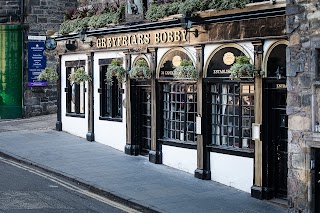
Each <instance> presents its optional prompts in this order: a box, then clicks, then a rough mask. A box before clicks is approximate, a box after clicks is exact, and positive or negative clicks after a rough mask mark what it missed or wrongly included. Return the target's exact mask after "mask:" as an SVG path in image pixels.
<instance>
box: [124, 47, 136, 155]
mask: <svg viewBox="0 0 320 213" xmlns="http://www.w3.org/2000/svg"><path fill="white" fill-rule="evenodd" d="M124 54H125V67H126V71H127V72H128V71H129V70H130V69H131V54H130V52H129V51H127V52H124ZM125 94H126V98H125V100H126V101H125V102H126V103H125V104H126V126H127V128H126V146H125V148H124V151H125V153H126V154H128V155H139V151H140V147H139V145H137V144H133V143H132V128H134V127H133V126H132V117H131V114H132V112H131V109H132V108H131V82H130V78H129V76H128V75H126V89H125Z"/></svg>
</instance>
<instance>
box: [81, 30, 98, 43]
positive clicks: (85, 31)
mask: <svg viewBox="0 0 320 213" xmlns="http://www.w3.org/2000/svg"><path fill="white" fill-rule="evenodd" d="M79 39H80V40H81V41H82V43H83V44H86V43H88V44H89V46H90V47H93V45H94V44H95V43H94V42H93V41H92V37H90V41H89V42H86V39H87V29H86V28H84V29H82V30H81V31H80V33H79Z"/></svg>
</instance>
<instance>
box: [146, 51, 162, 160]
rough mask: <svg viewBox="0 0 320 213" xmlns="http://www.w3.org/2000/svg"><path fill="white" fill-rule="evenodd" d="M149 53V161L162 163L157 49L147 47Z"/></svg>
mask: <svg viewBox="0 0 320 213" xmlns="http://www.w3.org/2000/svg"><path fill="white" fill-rule="evenodd" d="M148 51H149V52H150V54H151V61H150V69H151V147H150V148H151V150H150V152H149V161H150V162H152V163H155V164H162V148H161V144H160V143H159V142H158V141H157V139H158V138H160V131H159V128H158V127H159V123H158V122H159V121H160V116H159V113H157V112H159V111H158V106H159V100H158V99H157V94H158V90H157V79H156V76H157V73H156V68H157V49H156V48H148Z"/></svg>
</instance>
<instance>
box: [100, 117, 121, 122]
mask: <svg viewBox="0 0 320 213" xmlns="http://www.w3.org/2000/svg"><path fill="white" fill-rule="evenodd" d="M99 120H104V121H115V122H122V118H111V117H102V116H99Z"/></svg>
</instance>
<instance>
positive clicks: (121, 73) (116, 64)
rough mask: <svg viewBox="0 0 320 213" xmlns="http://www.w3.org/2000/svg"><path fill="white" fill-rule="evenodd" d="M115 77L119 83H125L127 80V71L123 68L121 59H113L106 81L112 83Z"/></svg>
mask: <svg viewBox="0 0 320 213" xmlns="http://www.w3.org/2000/svg"><path fill="white" fill-rule="evenodd" d="M113 76H115V77H116V78H117V79H118V82H119V83H123V82H124V81H125V78H126V71H125V69H124V68H123V67H122V64H121V61H120V60H119V59H112V61H111V64H110V65H109V66H108V68H107V72H106V81H107V82H110V83H112V77H113Z"/></svg>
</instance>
